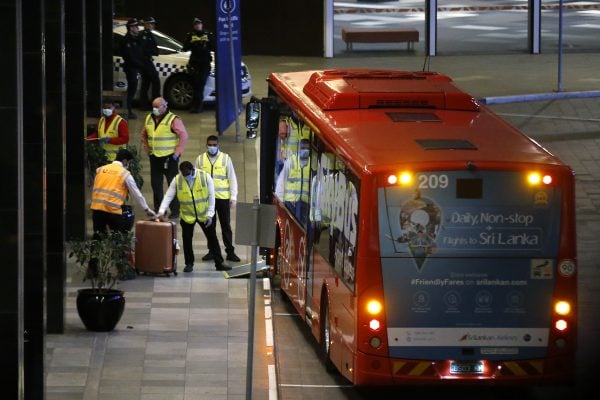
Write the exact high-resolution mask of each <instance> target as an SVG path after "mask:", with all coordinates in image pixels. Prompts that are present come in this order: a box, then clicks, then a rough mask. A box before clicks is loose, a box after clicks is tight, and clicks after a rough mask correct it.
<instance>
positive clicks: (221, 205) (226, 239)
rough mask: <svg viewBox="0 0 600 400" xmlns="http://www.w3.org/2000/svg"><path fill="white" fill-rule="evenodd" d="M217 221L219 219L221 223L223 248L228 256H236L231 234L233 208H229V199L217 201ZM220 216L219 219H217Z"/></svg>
mask: <svg viewBox="0 0 600 400" xmlns="http://www.w3.org/2000/svg"><path fill="white" fill-rule="evenodd" d="M215 212H216V214H215V221H214V224H215V225H216V223H217V219H218V220H219V222H220V223H221V234H222V236H223V246H225V252H226V253H227V254H234V250H235V248H234V247H233V234H232V232H231V208H230V207H229V199H215ZM217 216H218V218H217Z"/></svg>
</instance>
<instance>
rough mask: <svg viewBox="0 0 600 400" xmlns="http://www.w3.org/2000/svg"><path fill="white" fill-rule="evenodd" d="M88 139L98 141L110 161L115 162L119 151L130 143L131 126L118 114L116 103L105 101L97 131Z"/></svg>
mask: <svg viewBox="0 0 600 400" xmlns="http://www.w3.org/2000/svg"><path fill="white" fill-rule="evenodd" d="M86 139H87V140H97V142H98V143H99V144H100V145H102V148H103V149H104V151H105V152H106V158H107V159H108V161H114V160H115V157H116V155H117V151H119V150H120V149H122V148H125V146H126V145H127V143H129V126H128V125H127V121H125V119H123V118H122V117H121V116H120V115H119V114H117V108H116V105H115V103H114V102H112V101H109V100H106V101H104V103H103V104H102V117H100V120H99V121H98V127H97V131H96V132H94V133H92V134H90V135H88V136H87V138H86Z"/></svg>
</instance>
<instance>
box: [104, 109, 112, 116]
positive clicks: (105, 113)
mask: <svg viewBox="0 0 600 400" xmlns="http://www.w3.org/2000/svg"><path fill="white" fill-rule="evenodd" d="M112 113H113V110H112V108H103V109H102V114H104V116H105V117H110V116H111V115H112Z"/></svg>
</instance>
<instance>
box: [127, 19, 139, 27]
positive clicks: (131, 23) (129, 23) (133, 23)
mask: <svg viewBox="0 0 600 400" xmlns="http://www.w3.org/2000/svg"><path fill="white" fill-rule="evenodd" d="M139 24H140V23H139V22H138V20H137V18H131V19H130V20H129V21H127V27H128V28H131V27H132V26H139Z"/></svg>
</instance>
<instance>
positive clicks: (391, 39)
mask: <svg viewBox="0 0 600 400" xmlns="http://www.w3.org/2000/svg"><path fill="white" fill-rule="evenodd" d="M342 40H343V41H344V42H346V50H348V51H350V50H352V43H403V42H407V50H410V49H411V48H414V46H413V44H414V43H415V42H418V41H419V31H418V30H416V29H394V28H342Z"/></svg>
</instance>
